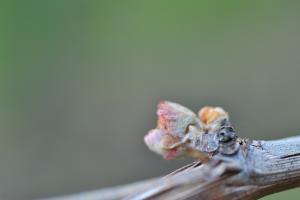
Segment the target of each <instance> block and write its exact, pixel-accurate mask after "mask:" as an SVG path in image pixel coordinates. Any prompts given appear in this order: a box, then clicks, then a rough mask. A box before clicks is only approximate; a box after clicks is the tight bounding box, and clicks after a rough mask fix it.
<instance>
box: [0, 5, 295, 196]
mask: <svg viewBox="0 0 300 200" xmlns="http://www.w3.org/2000/svg"><path fill="white" fill-rule="evenodd" d="M299 10H300V5H299V2H297V1H276V0H272V1H247V2H245V1H224V2H221V1H207V2H206V1H130V0H128V1H121V0H119V1H109V0H107V1H106V0H101V1H86V0H69V1H67V0H51V1H42V0H39V1H31V0H29V1H14V0H12V1H6V2H5V1H3V2H1V5H0V16H1V17H0V22H1V23H0V42H1V45H0V95H1V98H0V109H1V112H0V159H1V165H0V177H1V179H0V199H32V198H38V197H49V196H53V195H61V194H66V193H73V192H78V191H82V190H89V189H97V188H100V187H104V186H111V185H116V184H123V183H128V182H131V181H136V180H140V179H145V178H149V177H153V176H158V175H161V174H164V173H167V172H169V171H170V170H172V169H175V168H177V167H179V166H182V165H183V164H185V163H188V162H190V161H191V160H189V159H188V160H176V161H169V162H168V161H164V160H162V159H161V157H159V156H157V155H155V154H153V153H152V152H150V151H149V150H148V149H147V147H146V146H145V145H144V144H143V136H144V134H145V133H146V131H147V130H149V129H150V128H152V127H153V126H154V125H155V124H156V121H155V120H156V116H155V110H156V104H157V103H158V101H159V100H162V99H167V100H171V101H175V102H178V103H181V104H183V105H185V106H187V107H189V108H191V109H193V110H194V111H197V110H198V109H199V108H200V107H202V106H204V105H207V104H210V105H220V106H222V107H224V108H225V109H226V110H228V111H229V112H230V113H231V119H232V121H233V123H234V125H235V128H236V129H237V130H238V131H239V132H240V134H241V135H242V136H245V137H250V138H257V139H275V138H279V137H287V136H291V135H296V134H299V133H300V132H299V131H300V126H299V120H300V118H299V116H298V113H299V112H300V93H299V85H300V77H299V74H300V67H299V63H300V56H299V52H300V37H299V35H300V23H299V19H300V12H299ZM299 194H300V192H299V189H297V190H294V191H293V192H285V193H282V194H276V195H273V196H270V197H267V198H266V199H277V198H278V199H279V198H280V199H281V198H289V199H297V196H299Z"/></svg>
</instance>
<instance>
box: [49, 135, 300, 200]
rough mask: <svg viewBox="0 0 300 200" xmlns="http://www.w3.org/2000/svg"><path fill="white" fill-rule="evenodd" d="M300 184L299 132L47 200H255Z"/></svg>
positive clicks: (242, 145)
mask: <svg viewBox="0 0 300 200" xmlns="http://www.w3.org/2000/svg"><path fill="white" fill-rule="evenodd" d="M298 186H300V136H297V137H292V138H286V139H281V140H275V141H249V140H248V141H247V140H244V141H243V143H242V144H241V148H240V150H239V152H238V153H237V154H235V155H233V156H225V155H218V156H216V157H214V158H213V159H211V160H210V161H209V162H208V163H205V164H200V163H199V162H196V163H192V164H190V165H187V166H186V167H184V168H182V169H181V170H177V171H176V172H174V173H171V174H169V175H167V176H165V177H162V178H156V179H151V180H147V181H142V182H137V183H133V184H129V185H125V186H119V187H113V188H108V189H102V190H99V191H91V192H83V193H80V194H74V195H70V196H64V197H60V198H53V199H51V200H81V199H82V200H83V199H84V200H108V199H109V200H111V199H257V198H260V197H262V196H265V195H268V194H272V193H275V192H279V191H282V190H285V189H289V188H294V187H298Z"/></svg>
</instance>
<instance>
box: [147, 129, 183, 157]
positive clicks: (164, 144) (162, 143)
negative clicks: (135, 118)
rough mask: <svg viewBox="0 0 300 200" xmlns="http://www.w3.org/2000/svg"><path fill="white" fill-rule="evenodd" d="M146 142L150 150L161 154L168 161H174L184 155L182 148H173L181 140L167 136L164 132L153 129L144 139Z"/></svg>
mask: <svg viewBox="0 0 300 200" xmlns="http://www.w3.org/2000/svg"><path fill="white" fill-rule="evenodd" d="M144 141H145V143H146V145H147V146H148V147H149V149H150V150H152V151H154V152H155V153H157V154H160V155H162V156H163V157H164V159H166V160H170V159H173V158H175V157H178V156H180V155H181V154H182V153H183V148H182V147H176V148H172V146H174V144H177V143H178V142H179V139H178V138H176V137H174V136H172V135H169V134H167V133H166V132H165V131H164V130H161V129H153V130H151V131H149V133H148V134H147V135H146V136H145V137H144Z"/></svg>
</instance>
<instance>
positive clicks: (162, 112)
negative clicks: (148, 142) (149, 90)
mask: <svg viewBox="0 0 300 200" xmlns="http://www.w3.org/2000/svg"><path fill="white" fill-rule="evenodd" d="M157 115H158V125H157V126H158V128H160V129H163V130H165V131H166V132H167V133H168V134H171V135H173V136H176V137H180V138H182V137H183V136H184V135H185V133H186V130H187V128H188V126H189V125H191V124H197V123H198V121H197V120H198V119H197V117H196V115H195V113H194V112H192V111H191V110H189V109H187V108H186V107H183V106H181V105H179V104H177V103H172V102H169V101H163V102H160V103H159V105H158V109H157Z"/></svg>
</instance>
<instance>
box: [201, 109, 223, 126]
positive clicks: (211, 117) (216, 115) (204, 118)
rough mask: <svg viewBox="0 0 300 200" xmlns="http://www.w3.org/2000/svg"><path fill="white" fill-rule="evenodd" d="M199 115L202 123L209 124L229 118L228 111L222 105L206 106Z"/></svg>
mask: <svg viewBox="0 0 300 200" xmlns="http://www.w3.org/2000/svg"><path fill="white" fill-rule="evenodd" d="M199 117H200V120H201V122H202V123H204V124H205V125H209V124H212V123H214V122H216V121H219V120H220V119H224V118H228V113H227V112H225V111H224V110H223V108H220V107H210V106H205V107H203V108H202V109H201V110H200V111H199Z"/></svg>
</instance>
